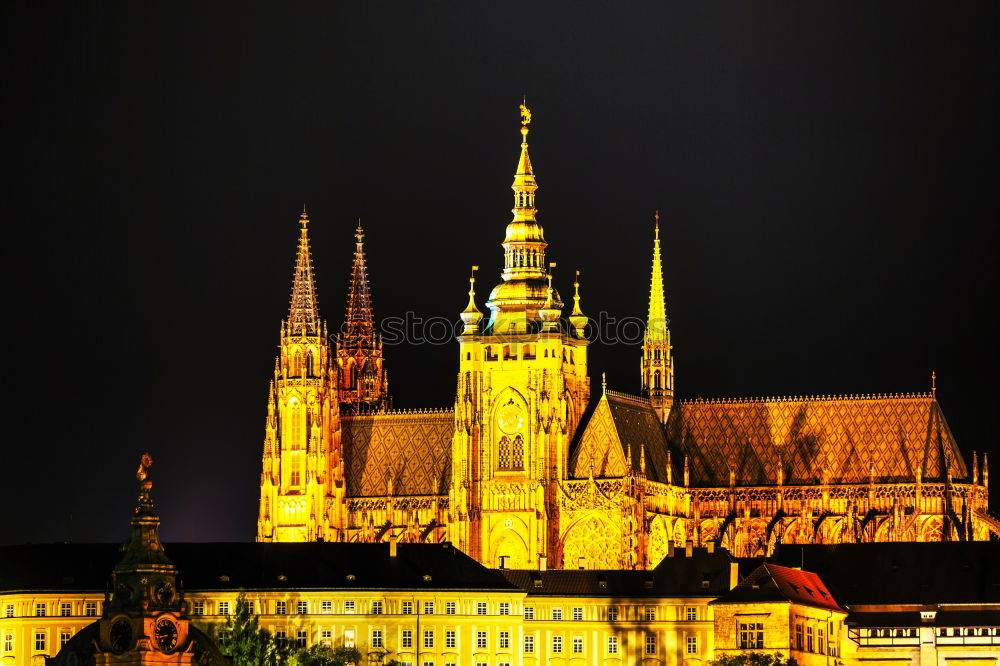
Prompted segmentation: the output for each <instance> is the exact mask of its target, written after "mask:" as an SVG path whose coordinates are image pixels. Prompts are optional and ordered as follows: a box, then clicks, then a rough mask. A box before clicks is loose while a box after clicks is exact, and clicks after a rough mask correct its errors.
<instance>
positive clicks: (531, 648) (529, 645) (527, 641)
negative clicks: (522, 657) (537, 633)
mask: <svg viewBox="0 0 1000 666" xmlns="http://www.w3.org/2000/svg"><path fill="white" fill-rule="evenodd" d="M524 653H525V654H534V653H535V637H534V636H525V637H524Z"/></svg>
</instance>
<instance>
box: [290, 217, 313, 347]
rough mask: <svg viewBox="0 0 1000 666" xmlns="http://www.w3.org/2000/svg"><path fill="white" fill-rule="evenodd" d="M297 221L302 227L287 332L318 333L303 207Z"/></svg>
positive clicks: (311, 268)
mask: <svg viewBox="0 0 1000 666" xmlns="http://www.w3.org/2000/svg"><path fill="white" fill-rule="evenodd" d="M299 223H300V224H301V225H302V227H301V230H300V232H299V249H298V253H297V254H296V256H295V278H294V280H293V281H292V299H291V304H290V306H289V309H288V334H289V335H300V334H303V333H304V334H305V335H319V333H320V320H319V301H318V300H317V298H316V279H315V278H314V277H313V264H312V252H311V251H310V249H309V216H308V215H307V214H306V211H305V210H304V209H303V211H302V214H301V215H299Z"/></svg>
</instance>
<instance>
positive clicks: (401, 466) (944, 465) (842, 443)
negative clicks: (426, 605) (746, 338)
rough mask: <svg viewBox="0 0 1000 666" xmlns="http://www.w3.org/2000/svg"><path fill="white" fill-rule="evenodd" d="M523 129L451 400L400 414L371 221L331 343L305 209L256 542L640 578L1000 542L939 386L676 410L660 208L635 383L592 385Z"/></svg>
mask: <svg viewBox="0 0 1000 666" xmlns="http://www.w3.org/2000/svg"><path fill="white" fill-rule="evenodd" d="M530 123H531V114H530V112H528V110H527V109H526V108H523V107H522V124H521V128H520V134H521V144H520V153H519V156H518V160H517V165H516V168H515V175H514V181H513V183H512V190H513V194H514V201H513V204H514V205H513V208H512V213H513V217H512V219H511V221H510V222H509V223H508V224H507V227H506V231H505V233H504V236H503V241H502V248H503V261H504V263H503V266H504V268H503V271H502V273H501V276H500V278H501V281H500V282H499V283H498V284H497V285H496V286H495V287H493V289H492V290H491V291H490V293H489V296H488V297H487V299H486V301H485V313H484V311H483V310H481V309H480V306H479V304H478V302H477V298H476V290H475V287H476V267H473V271H472V276H471V277H470V289H469V300H468V306H467V307H466V308H465V310H464V311H463V312H461V313H460V318H461V321H462V327H461V329H460V330H459V331H458V332H457V335H456V339H457V340H456V342H457V352H458V364H457V366H458V373H457V377H458V379H457V384H456V395H455V401H454V404H453V405H452V406H450V407H447V408H444V409H431V410H413V411H397V410H392V409H391V408H390V406H391V400H390V397H389V392H388V381H387V376H388V375H387V368H386V362H385V358H384V356H383V353H382V345H381V340H380V338H379V336H378V333H377V325H376V321H375V316H374V309H373V299H372V292H371V289H370V285H369V282H368V279H369V277H368V276H369V273H368V268H367V263H366V261H365V254H364V245H363V239H364V236H363V234H362V232H361V230H360V227H359V230H358V232H357V234H356V244H355V251H354V261H353V269H352V277H351V284H350V286H349V290H348V293H349V299H348V308H347V311H346V313H345V322H344V326H343V327H342V329H341V330H342V332H341V334H339V335H338V336H336V337H331V336H328V334H327V328H326V324H325V323H324V322H323V321H322V320H321V318H320V314H319V306H318V299H317V296H316V281H315V276H314V272H313V264H312V257H311V252H310V247H309V238H308V224H309V220H308V218H307V217H306V215H305V214H303V215H302V218H301V229H300V238H299V245H298V252H297V258H296V262H295V277H294V280H293V288H292V298H291V307H290V311H289V316H288V320H287V321H286V322H283V323H282V326H281V334H280V353H279V357H278V359H277V361H276V365H275V371H274V377H273V380H272V385H271V389H270V392H269V398H268V408H267V409H268V413H267V419H266V425H265V438H264V439H265V442H264V451H263V471H262V476H261V499H260V507H259V517H258V529H257V539H258V540H259V541H265V542H297V541H319V540H322V541H344V542H379V541H388V540H390V539H393V538H395V539H397V540H399V541H401V542H404V543H405V542H429V543H437V542H443V541H451V542H452V543H454V544H456V546H457V547H458V548H460V549H461V550H462V551H464V552H466V553H468V554H469V555H471V556H472V557H474V558H476V559H477V560H478V561H480V562H482V563H484V564H487V565H489V566H499V565H500V563H501V562H505V563H506V566H508V567H534V566H537V563H538V561H539V559H540V558H543V557H544V558H545V559H546V561H547V562H548V566H549V567H550V568H560V567H568V568H577V567H578V566H580V565H581V564H582V565H583V566H584V567H588V568H594V569H602V568H638V569H648V568H652V567H654V566H655V565H656V563H657V562H659V561H660V560H661V559H662V558H663V557H664V556H665V554H666V552H667V549H668V544H669V543H670V542H673V543H676V544H684V543H686V542H688V541H691V542H693V543H694V544H697V545H703V544H707V543H709V542H712V543H713V544H715V545H717V546H720V547H725V548H727V549H728V550H730V551H731V552H732V553H734V554H735V555H738V556H753V555H762V554H767V553H770V552H772V551H773V550H774V548H775V547H776V546H777V545H778V544H780V543H796V544H798V543H859V542H860V543H864V542H886V541H948V540H983V539H987V538H989V534H990V533H991V532H992V533H994V534H998V533H1000V521H998V520H997V519H996V518H995V517H994V516H992V515H991V514H990V513H989V507H988V485H989V469H988V461H987V460H986V457H985V455H984V456H983V457H982V458H981V459H980V458H979V457H977V456H976V455H975V454H973V456H972V458H971V460H966V459H965V457H964V456H963V454H962V452H961V450H960V449H959V448H958V445H957V443H956V442H955V439H954V437H953V435H952V433H951V431H950V429H949V428H948V425H947V422H946V420H945V418H944V414H943V412H942V410H941V406H940V404H939V403H938V401H937V397H936V393H935V391H934V390H932V391H931V392H928V393H914V394H882V395H857V396H797V397H778V398H771V397H768V398H746V399H742V398H741V399H719V400H702V399H698V400H678V399H677V396H676V392H677V386H676V383H675V380H676V376H675V362H674V356H673V347H672V341H671V334H670V330H669V326H668V317H667V308H666V299H665V296H664V267H663V260H662V256H661V238H660V225H659V215H658V214H657V216H656V219H655V224H654V230H653V239H652V242H653V248H652V264H651V265H652V269H651V278H650V289H649V309H648V313H647V325H646V331H645V337H644V343H643V349H642V353H641V376H640V378H639V379H640V380H641V381H640V382H638V385H639V386H640V391H639V394H638V395H631V394H629V393H626V392H621V391H615V390H612V389H611V388H608V386H607V383H606V382H605V381H604V380H602V381H601V386H600V389H599V390H593V391H592V387H591V379H590V377H589V375H588V371H587V363H588V352H589V349H588V337H587V333H588V325H589V319H588V317H587V316H586V315H585V314H584V312H583V309H582V306H581V291H580V280H579V271H577V273H576V276H577V277H576V280H575V281H574V282H573V290H574V292H573V305H572V308H571V309H570V308H567V307H566V306H565V304H564V302H563V298H562V296H561V295H560V293H559V291H558V290H557V289H556V288H555V287H554V282H555V279H556V276H558V275H563V274H564V273H562V272H561V270H557V268H556V267H555V265H554V264H551V263H550V262H548V260H547V258H546V252H547V248H548V241H547V240H546V238H545V233H544V229H543V226H542V224H541V223H540V221H539V219H538V209H537V206H536V195H537V192H538V183H537V181H536V176H535V172H534V169H533V167H532V163H531V158H530V155H529V151H528V135H529V128H530ZM404 381H405V378H404Z"/></svg>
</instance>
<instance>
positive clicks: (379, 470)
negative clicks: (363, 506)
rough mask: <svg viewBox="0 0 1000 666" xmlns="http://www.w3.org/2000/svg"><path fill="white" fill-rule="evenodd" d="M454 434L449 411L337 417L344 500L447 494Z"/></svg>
mask: <svg viewBox="0 0 1000 666" xmlns="http://www.w3.org/2000/svg"><path fill="white" fill-rule="evenodd" d="M454 434H455V413H454V412H453V411H452V410H447V411H433V412H412V413H406V412H387V413H383V414H370V415H360V416H343V417H341V440H340V441H341V444H342V445H343V449H344V459H345V462H346V466H347V467H346V470H345V475H346V477H347V496H348V497H384V496H385V495H387V494H392V495H437V494H440V493H442V492H447V487H448V481H449V478H450V474H451V441H452V437H453V435H454ZM390 481H391V484H392V491H391V493H390V492H389V484H390Z"/></svg>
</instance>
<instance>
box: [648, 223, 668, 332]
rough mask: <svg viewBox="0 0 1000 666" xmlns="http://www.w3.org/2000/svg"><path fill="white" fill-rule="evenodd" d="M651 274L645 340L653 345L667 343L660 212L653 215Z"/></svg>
mask: <svg viewBox="0 0 1000 666" xmlns="http://www.w3.org/2000/svg"><path fill="white" fill-rule="evenodd" d="M654 218H655V220H656V222H655V225H654V231H653V272H652V279H651V281H650V284H649V317H648V319H647V320H646V339H647V340H648V341H650V342H654V343H664V342H666V341H667V305H666V299H665V298H664V296H663V263H662V261H661V260H660V211H656V214H655V215H654Z"/></svg>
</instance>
